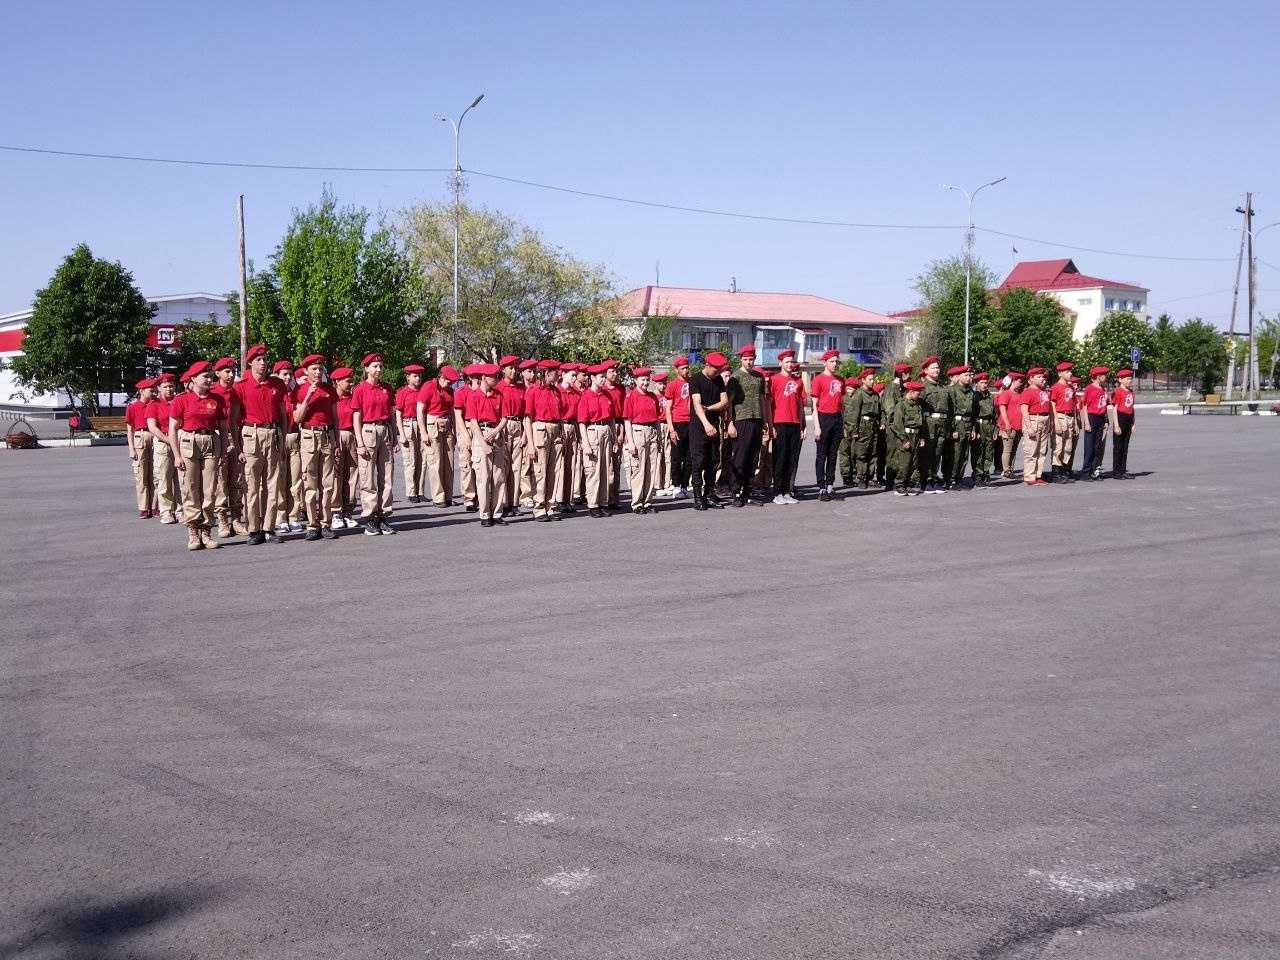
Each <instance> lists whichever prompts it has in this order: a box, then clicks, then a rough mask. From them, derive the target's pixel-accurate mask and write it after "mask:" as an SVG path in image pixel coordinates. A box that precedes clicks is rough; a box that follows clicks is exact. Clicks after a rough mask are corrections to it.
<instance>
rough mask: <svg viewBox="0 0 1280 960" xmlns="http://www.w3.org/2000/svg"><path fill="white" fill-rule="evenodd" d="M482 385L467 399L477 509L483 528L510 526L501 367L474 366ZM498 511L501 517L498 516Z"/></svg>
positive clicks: (495, 365)
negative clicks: (505, 512) (504, 510)
mask: <svg viewBox="0 0 1280 960" xmlns="http://www.w3.org/2000/svg"><path fill="white" fill-rule="evenodd" d="M471 369H472V370H473V371H474V372H475V374H476V375H477V376H478V377H479V378H480V386H479V388H478V389H476V390H472V391H471V393H470V394H468V396H467V412H466V420H467V429H468V430H470V431H471V468H472V471H473V472H474V473H475V477H476V506H477V508H478V509H479V512H480V526H482V527H492V526H495V525H496V526H500V527H505V526H507V521H506V519H505V518H504V517H503V516H502V506H503V504H504V503H505V502H506V494H507V491H506V482H507V454H508V450H507V433H506V429H505V425H504V422H503V420H502V394H501V393H499V392H498V390H497V389H496V384H497V381H498V369H499V368H498V365H497V364H493V363H480V364H475V365H474V366H472V367H471ZM495 512H496V513H497V516H495V515H494V514H495Z"/></svg>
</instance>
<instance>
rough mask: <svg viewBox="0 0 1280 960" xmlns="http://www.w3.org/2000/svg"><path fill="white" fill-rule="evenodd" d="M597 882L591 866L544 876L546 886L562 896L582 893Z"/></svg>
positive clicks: (543, 883) (543, 880)
mask: <svg viewBox="0 0 1280 960" xmlns="http://www.w3.org/2000/svg"><path fill="white" fill-rule="evenodd" d="M595 882H596V878H595V874H593V873H592V872H591V869H590V868H589V867H583V868H582V869H581V870H561V871H559V872H558V873H553V874H552V875H551V876H549V877H543V878H542V885H543V886H544V887H549V888H551V889H552V890H554V891H555V892H556V893H558V894H560V895H561V896H562V897H569V896H572V895H573V894H575V893H581V892H582V891H583V890H585V889H587V887H589V886H591V885H592V884H593V883H595Z"/></svg>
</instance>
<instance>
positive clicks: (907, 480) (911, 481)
mask: <svg viewBox="0 0 1280 960" xmlns="http://www.w3.org/2000/svg"><path fill="white" fill-rule="evenodd" d="M921 386H922V384H920V382H919V381H916V380H909V381H908V382H907V383H905V384H903V385H902V388H903V394H902V396H901V397H900V398H899V400H898V402H897V403H896V404H894V407H893V415H892V416H891V417H890V420H889V446H890V447H891V448H892V449H893V450H895V451H896V467H897V469H896V472H895V473H894V479H893V495H894V496H895V497H907V496H912V495H914V494H919V493H921V492H923V490H924V486H925V482H926V480H927V479H928V477H927V475H926V474H925V473H924V469H923V468H924V459H923V458H924V453H925V449H926V446H927V443H928V440H927V437H926V434H925V430H926V428H925V424H926V422H927V421H926V420H925V413H924V407H922V406H921V405H920V391H921Z"/></svg>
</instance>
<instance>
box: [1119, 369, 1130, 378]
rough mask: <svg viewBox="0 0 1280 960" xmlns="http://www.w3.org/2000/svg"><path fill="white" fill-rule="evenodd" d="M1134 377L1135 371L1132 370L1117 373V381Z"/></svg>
mask: <svg viewBox="0 0 1280 960" xmlns="http://www.w3.org/2000/svg"><path fill="white" fill-rule="evenodd" d="M1132 376H1133V371H1132V370H1117V371H1116V379H1119V378H1120V377H1132Z"/></svg>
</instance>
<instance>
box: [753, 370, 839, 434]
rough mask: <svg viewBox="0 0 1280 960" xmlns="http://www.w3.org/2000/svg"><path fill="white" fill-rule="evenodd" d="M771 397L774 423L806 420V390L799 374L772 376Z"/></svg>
mask: <svg viewBox="0 0 1280 960" xmlns="http://www.w3.org/2000/svg"><path fill="white" fill-rule="evenodd" d="M769 399H770V400H771V401H772V404H773V422H774V423H800V422H802V421H803V420H804V401H805V392H804V384H803V383H802V382H801V380H800V377H799V376H788V375H787V374H785V373H779V374H775V375H774V376H772V377H770V378H769ZM837 409H839V407H838V406H837Z"/></svg>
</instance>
